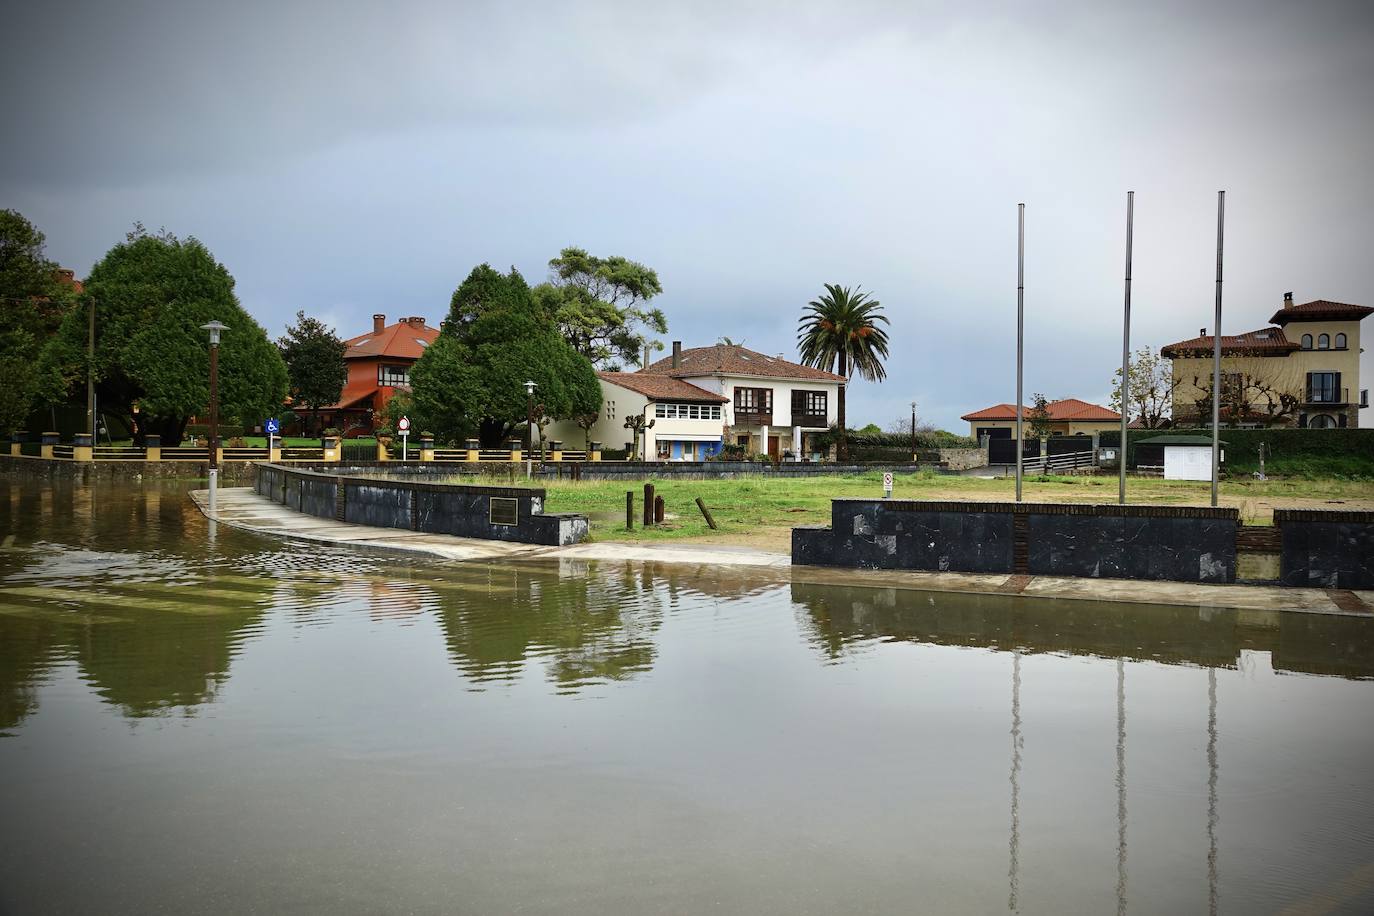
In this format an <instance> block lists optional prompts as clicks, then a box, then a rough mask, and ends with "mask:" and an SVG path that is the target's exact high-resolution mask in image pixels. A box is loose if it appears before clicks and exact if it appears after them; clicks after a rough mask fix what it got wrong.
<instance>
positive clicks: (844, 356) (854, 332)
mask: <svg viewBox="0 0 1374 916" xmlns="http://www.w3.org/2000/svg"><path fill="white" fill-rule="evenodd" d="M882 308H883V306H882V303H880V302H879V301H878V300H877V299H872V298H870V296H869V294H868V293H865V292H863V290H862V289H861V288H856V289H850V288H849V287H847V286H840V285H839V284H837V283H827V284H826V285H825V293H824V295H822V296H820V297H819V298H816V299H813V300H811V301H810V302H808V303H807V305H806V308H805V309H804V310H803V312H802V318H801V324H800V327H799V329H798V332H797V350H798V351H799V352H800V353H801V360H802V362H803V363H804V364H806V365H808V366H814V367H816V368H817V369H824V370H825V371H827V372H834V373H836V374H838V375H843V376H844V377H845V379H852V378H853V377H854V374H855V373H856V372H857V373H858V374H859V376H860V377H862V378H865V379H867V380H868V381H870V382H881V381H882V380H883V379H885V378H887V369H886V368H885V367H884V365H883V360H885V359H887V345H888V340H887V331H886V330H884V328H883V327H882V326H883V325H886V324H887V323H888V320H887V316H886V315H884V314H882ZM848 387H849V386H848V385H842V386H840V397H839V405H838V416H837V419H838V421H839V431H840V442H839V452H840V458H841V459H844V458H847V457H848V456H849V443H848V439H847V435H846V429H845V409H844V401H845V389H847V388H848Z"/></svg>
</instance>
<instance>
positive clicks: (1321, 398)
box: [1303, 388, 1350, 405]
mask: <svg viewBox="0 0 1374 916" xmlns="http://www.w3.org/2000/svg"><path fill="white" fill-rule="evenodd" d="M1305 398H1306V400H1304V401H1303V403H1304V404H1338V405H1339V404H1349V403H1350V389H1349V388H1340V389H1333V388H1308V389H1307V392H1306V394H1305Z"/></svg>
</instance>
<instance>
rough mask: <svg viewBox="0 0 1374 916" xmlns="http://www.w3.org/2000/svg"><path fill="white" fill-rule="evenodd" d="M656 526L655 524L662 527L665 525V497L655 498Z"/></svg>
mask: <svg viewBox="0 0 1374 916" xmlns="http://www.w3.org/2000/svg"><path fill="white" fill-rule="evenodd" d="M654 524H655V525H661V524H663V497H662V496H655V497H654Z"/></svg>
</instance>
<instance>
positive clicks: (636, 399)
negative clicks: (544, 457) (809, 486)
mask: <svg viewBox="0 0 1374 916" xmlns="http://www.w3.org/2000/svg"><path fill="white" fill-rule="evenodd" d="M597 375H598V377H599V378H600V379H601V391H602V412H601V416H600V417H599V418H598V419H597V423H596V425H595V426H593V427H592V429H591V436H590V438H591V439H593V440H595V441H598V442H601V443H603V444H605V445H608V446H612V447H619V446H620V445H621V444H622V443H630V442H631V441H632V434H631V432H630V430H629V429H627V428H626V427H625V421H626V419H627V418H629V417H631V416H634V415H636V414H638V415H640V416H643V417H644V422H645V432H644V435H643V436H642V437H641V439H640V443H639V451H638V455H639V457H641V458H646V459H647V460H650V461H653V460H663V461H701V460H704V459H706V458H708V457H711V456H712V455H715V454H718V453H719V452H720V450H721V449H722V448H723V447H724V446H725V445H727V444H729V445H739V446H742V447H743V448H744V449H745V451H746V453H747V454H750V455H753V454H763V453H766V454H769V455H773V456H775V457H778V458H790V459H792V460H801V459H802V458H806V457H811V458H819V457H820V455H821V452H822V449H821V448H820V447H819V446H818V445H817V444H816V443H815V441H814V438H815V436H816V435H817V434H819V433H821V432H824V431H825V430H827V429H829V428H830V426H831V425H833V424H834V423H835V422H836V419H837V418H836V411H837V409H838V403H839V390H840V388H841V387H842V386H843V385H844V383H845V380H844V377H843V376H839V375H835V374H834V373H831V372H824V371H822V370H820V369H814V368H812V367H810V366H803V365H801V364H799V363H794V362H792V361H790V360H787V359H783V358H782V357H781V356H769V355H767V354H765V353H759V352H757V351H755V350H750V349H747V348H745V347H742V346H739V345H737V344H717V345H716V346H712V347H694V348H690V349H683V347H682V343H681V341H674V342H673V349H672V355H671V356H667V357H664V358H663V359H661V360H658V361H657V362H654V363H649V364H648V365H646V366H644V367H643V368H641V369H639V370H638V371H636V372H599V373H597ZM650 423H652V424H653V425H652V426H649V425H648V424H650ZM556 429H557V432H556V433H551V434H550V436H551V438H559V439H563V440H564V441H567V440H570V439H571V440H573V441H576V439H575V436H581V435H582V432H581V430H577V429H576V428H575V427H571V428H570V424H566V423H564V424H558V425H557V427H556Z"/></svg>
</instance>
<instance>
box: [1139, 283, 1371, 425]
mask: <svg viewBox="0 0 1374 916" xmlns="http://www.w3.org/2000/svg"><path fill="white" fill-rule="evenodd" d="M1370 313H1374V308H1368V307H1366V306H1363V305H1351V304H1349V303H1345V302H1328V301H1326V300H1324V299H1319V300H1316V301H1314V302H1304V303H1303V304H1301V305H1295V304H1294V302H1293V294H1292V293H1287V294H1285V295H1284V298H1283V308H1281V309H1279V310H1278V311H1277V312H1275V313H1274V315H1273V317H1272V318H1270V319H1269V320H1270V322H1272V325H1271V326H1270V327H1265V328H1259V329H1258V330H1254V331H1247V332H1245V333H1243V334H1235V335H1229V334H1223V335H1222V336H1221V388H1222V396H1221V417H1222V423H1223V424H1225V425H1228V426H1240V427H1245V426H1298V427H1310V428H1313V429H1323V428H1332V427H1347V426H1348V427H1356V426H1359V409H1360V406H1361V404H1362V403H1364V402H1365V401H1366V400H1367V398H1368V394H1367V392H1365V391H1363V390H1362V389H1361V388H1360V321H1361V320H1362V319H1364V317H1365V316H1367V315H1369V314H1370ZM1206 330H1207V329H1206V328H1203V329H1201V330H1200V331H1199V333H1198V336H1197V337H1194V338H1191V339H1189V340H1180V341H1177V342H1176V343H1171V344H1169V345H1168V346H1165V347H1162V348H1161V349H1160V353H1161V355H1163V356H1165V357H1167V358H1169V359H1171V360H1172V361H1173V381H1174V386H1175V387H1174V413H1173V418H1174V425H1175V426H1192V425H1196V426H1208V425H1210V424H1211V410H1212V407H1211V394H1212V359H1213V351H1212V348H1213V337H1212V336H1210V335H1208V334H1207V333H1206Z"/></svg>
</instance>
